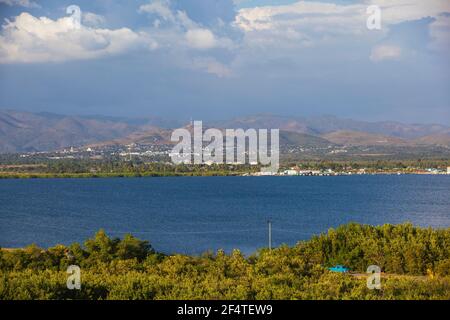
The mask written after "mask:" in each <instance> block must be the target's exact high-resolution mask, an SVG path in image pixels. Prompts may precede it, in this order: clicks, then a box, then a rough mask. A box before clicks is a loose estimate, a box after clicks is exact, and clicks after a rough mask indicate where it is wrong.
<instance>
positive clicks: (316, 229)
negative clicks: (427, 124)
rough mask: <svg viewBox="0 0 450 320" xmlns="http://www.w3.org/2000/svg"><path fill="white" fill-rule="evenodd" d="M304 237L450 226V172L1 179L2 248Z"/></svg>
mask: <svg viewBox="0 0 450 320" xmlns="http://www.w3.org/2000/svg"><path fill="white" fill-rule="evenodd" d="M269 217H270V218H271V219H272V220H273V243H274V245H279V244H282V243H288V244H295V243H296V242H297V241H298V240H301V239H308V238H309V237H311V235H313V234H319V233H321V232H325V231H326V230H327V229H328V228H330V227H335V226H338V225H340V224H344V223H348V222H359V223H367V224H373V225H379V224H384V223H402V222H405V221H410V222H412V223H414V224H416V225H420V226H431V227H437V228H443V227H449V226H450V176H413V175H404V176H340V177H185V178H137V179H136V178H135V179H120V178H118V179H48V180H46V179H36V180H0V246H2V247H22V246H25V245H28V244H30V243H36V244H38V245H40V246H43V247H48V246H53V245H55V244H58V243H62V244H70V243H72V242H74V241H78V242H82V241H84V240H85V239H86V238H88V237H90V236H92V235H93V234H94V233H95V231H96V230H98V229H100V228H104V229H105V230H106V232H107V233H108V234H110V235H111V236H122V235H123V234H124V233H132V234H134V235H135V236H137V237H139V238H141V239H146V240H149V241H150V243H151V244H152V245H153V247H154V248H155V249H156V250H159V251H162V252H167V253H173V252H179V253H189V254H197V253H201V252H204V251H206V250H208V249H212V250H216V249H219V248H223V249H225V250H226V251H229V250H231V249H233V248H239V249H241V250H242V251H243V252H245V253H251V252H253V251H254V250H256V249H257V248H261V247H263V246H267V237H268V232H267V223H266V221H267V219H268V218H269Z"/></svg>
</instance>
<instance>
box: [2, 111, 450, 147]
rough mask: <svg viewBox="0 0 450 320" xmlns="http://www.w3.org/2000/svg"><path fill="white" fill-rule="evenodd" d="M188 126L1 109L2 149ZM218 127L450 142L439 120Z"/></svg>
mask: <svg viewBox="0 0 450 320" xmlns="http://www.w3.org/2000/svg"><path fill="white" fill-rule="evenodd" d="M184 125H186V124H185V123H182V122H177V121H166V120H164V119H158V118H150V117H148V118H145V117H144V118H140V119H127V118H113V117H103V116H65V115H56V114H50V113H29V112H19V111H0V152H1V153H15V152H33V151H53V150H59V149H62V148H66V147H70V146H85V145H102V144H128V143H133V142H134V143H140V144H161V143H169V142H170V133H171V132H172V130H171V129H173V128H178V127H182V126H184ZM204 126H205V127H215V128H230V129H233V128H243V129H248V128H255V129H263V128H264V129H265V128H267V129H271V128H278V129H280V130H281V134H280V144H281V145H283V144H284V145H301V146H325V145H327V144H333V145H336V144H337V145H347V146H374V145H375V146H399V147H405V146H410V147H414V146H419V145H436V146H445V147H450V127H448V126H444V125H438V124H403V123H399V122H390V121H386V122H365V121H357V120H351V119H342V118H337V117H334V116H321V117H313V118H301V117H285V116H276V115H269V114H263V115H254V116H246V117H239V118H235V119H232V120H227V121H214V122H206V123H204Z"/></svg>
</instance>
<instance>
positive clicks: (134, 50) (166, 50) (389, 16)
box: [0, 0, 450, 124]
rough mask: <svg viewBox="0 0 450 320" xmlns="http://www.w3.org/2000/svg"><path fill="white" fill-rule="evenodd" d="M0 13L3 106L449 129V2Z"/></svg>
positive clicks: (145, 5)
mask: <svg viewBox="0 0 450 320" xmlns="http://www.w3.org/2000/svg"><path fill="white" fill-rule="evenodd" d="M72 4H74V5H77V6H79V7H80V9H81V12H82V14H81V27H80V28H77V27H76V25H75V22H76V21H74V19H73V17H70V16H69V15H68V14H66V8H67V7H68V6H69V5H72ZM374 4H375V5H378V6H379V8H380V9H381V30H368V29H367V27H366V20H367V18H368V17H369V15H368V14H367V12H366V9H367V7H368V6H369V5H374ZM0 19H1V21H2V26H3V28H2V30H1V31H0V108H1V109H17V110H27V111H36V112H40V111H47V112H55V113H62V114H103V115H111V116H130V117H136V116H161V117H166V118H173V119H189V118H190V117H193V118H196V119H199V120H209V119H224V118H230V117H236V116H241V115H247V114H253V113H262V112H264V113H267V112H268V113H274V114H281V115H292V116H314V115H322V114H333V115H337V116H341V117H350V118H356V119H365V120H372V121H376V120H398V121H403V122H437V123H444V124H450V79H449V78H450V63H449V56H450V55H449V53H450V2H449V1H448V0H428V1H423V0H389V1H388V0H367V1H350V0H349V1H344V0H341V1H337V0H335V1H332V0H323V1H300V2H299V1H292V0H272V1H270V0H234V1H233V0H216V1H213V0H189V1H181V0H142V1H112V0H91V1H65V0H58V1H39V0H35V1H32V0H0Z"/></svg>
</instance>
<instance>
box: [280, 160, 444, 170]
mask: <svg viewBox="0 0 450 320" xmlns="http://www.w3.org/2000/svg"><path fill="white" fill-rule="evenodd" d="M296 165H298V166H299V167H300V168H302V169H311V170H325V169H332V170H335V171H345V170H358V169H372V170H374V171H376V170H394V169H395V170H402V171H407V170H408V169H428V168H437V169H446V168H447V167H450V160H449V159H442V160H439V159H431V160H430V159H418V160H389V161H388V160H375V161H326V160H322V161H301V162H298V161H287V162H285V163H284V166H285V167H293V166H296Z"/></svg>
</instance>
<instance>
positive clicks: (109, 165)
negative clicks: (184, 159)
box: [0, 159, 259, 178]
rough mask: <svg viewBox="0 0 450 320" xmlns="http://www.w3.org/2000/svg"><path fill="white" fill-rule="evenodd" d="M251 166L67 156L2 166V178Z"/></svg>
mask: <svg viewBox="0 0 450 320" xmlns="http://www.w3.org/2000/svg"><path fill="white" fill-rule="evenodd" d="M258 170H259V167H257V166H250V165H227V164H213V165H210V166H208V165H188V164H186V165H185V164H180V165H174V164H171V163H163V162H151V163H146V162H142V161H140V160H138V159H136V160H133V161H123V160H122V161H109V160H83V159H64V160H52V161H45V162H42V163H39V165H36V164H35V165H29V164H27V165H19V164H17V165H11V164H8V165H3V166H2V165H0V178H95V177H104V178H107V177H169V176H226V175H240V174H243V173H248V172H254V171H258Z"/></svg>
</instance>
